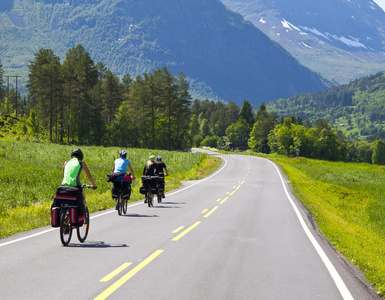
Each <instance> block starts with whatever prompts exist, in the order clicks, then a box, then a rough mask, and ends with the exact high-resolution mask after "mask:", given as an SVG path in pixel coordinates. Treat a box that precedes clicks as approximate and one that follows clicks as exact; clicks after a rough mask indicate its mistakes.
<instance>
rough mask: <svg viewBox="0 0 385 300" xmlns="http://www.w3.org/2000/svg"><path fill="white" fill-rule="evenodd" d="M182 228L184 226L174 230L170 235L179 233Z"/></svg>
mask: <svg viewBox="0 0 385 300" xmlns="http://www.w3.org/2000/svg"><path fill="white" fill-rule="evenodd" d="M183 228H184V226H180V227H178V228H177V229H175V230H174V231H173V232H172V233H177V232H179V231H181V230H182V229H183Z"/></svg>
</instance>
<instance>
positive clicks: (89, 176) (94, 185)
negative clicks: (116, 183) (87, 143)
mask: <svg viewBox="0 0 385 300" xmlns="http://www.w3.org/2000/svg"><path fill="white" fill-rule="evenodd" d="M83 170H84V172H86V175H87V178H88V180H89V181H90V182H91V184H92V188H93V189H96V188H97V186H96V183H95V181H94V178H93V177H92V175H91V173H90V170H88V167H87V164H86V163H85V162H84V161H83Z"/></svg>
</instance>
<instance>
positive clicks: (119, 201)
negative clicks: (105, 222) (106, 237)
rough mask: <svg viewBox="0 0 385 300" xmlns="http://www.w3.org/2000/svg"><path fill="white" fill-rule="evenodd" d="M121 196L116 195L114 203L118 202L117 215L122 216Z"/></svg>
mask: <svg viewBox="0 0 385 300" xmlns="http://www.w3.org/2000/svg"><path fill="white" fill-rule="evenodd" d="M122 200H123V199H122V194H121V193H119V195H118V199H117V200H116V201H118V215H119V216H120V215H122V208H123V205H122Z"/></svg>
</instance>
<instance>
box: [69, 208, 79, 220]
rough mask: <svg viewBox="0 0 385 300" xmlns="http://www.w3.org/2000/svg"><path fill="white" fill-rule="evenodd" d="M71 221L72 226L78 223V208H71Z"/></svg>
mask: <svg viewBox="0 0 385 300" xmlns="http://www.w3.org/2000/svg"><path fill="white" fill-rule="evenodd" d="M69 209H70V220H71V224H75V223H77V222H78V210H77V207H76V206H70V207H69Z"/></svg>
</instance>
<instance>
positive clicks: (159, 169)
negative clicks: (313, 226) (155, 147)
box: [156, 155, 168, 198]
mask: <svg viewBox="0 0 385 300" xmlns="http://www.w3.org/2000/svg"><path fill="white" fill-rule="evenodd" d="M163 170H164V172H163ZM156 174H157V175H158V176H159V177H161V178H162V182H161V186H162V198H165V195H164V188H165V181H164V177H165V176H168V170H167V167H166V164H165V163H164V162H163V161H162V156H160V155H158V156H157V157H156Z"/></svg>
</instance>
